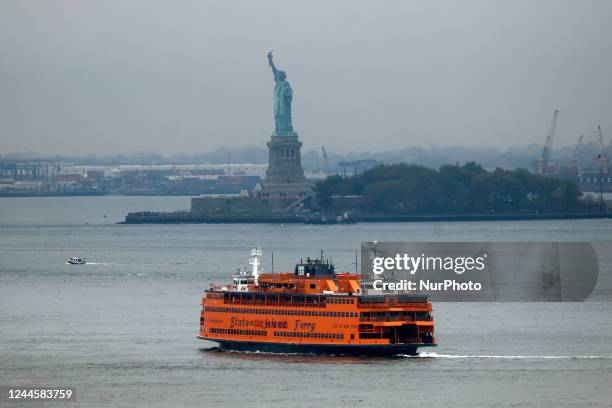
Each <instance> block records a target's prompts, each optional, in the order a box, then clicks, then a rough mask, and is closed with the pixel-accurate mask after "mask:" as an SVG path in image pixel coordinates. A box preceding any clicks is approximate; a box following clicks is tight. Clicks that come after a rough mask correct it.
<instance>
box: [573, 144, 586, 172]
mask: <svg viewBox="0 0 612 408" xmlns="http://www.w3.org/2000/svg"><path fill="white" fill-rule="evenodd" d="M583 138H584V135H580V137H579V138H578V143H576V147H574V151H573V152H572V161H571V163H570V166H571V167H574V168H576V173H579V172H580V168H579V166H578V157H579V156H580V150H581V149H582V139H583Z"/></svg>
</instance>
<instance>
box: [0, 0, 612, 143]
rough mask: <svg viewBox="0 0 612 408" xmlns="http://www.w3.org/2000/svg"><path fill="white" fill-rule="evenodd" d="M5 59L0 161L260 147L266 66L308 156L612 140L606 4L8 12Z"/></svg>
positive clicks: (312, 4) (60, 3)
mask: <svg viewBox="0 0 612 408" xmlns="http://www.w3.org/2000/svg"><path fill="white" fill-rule="evenodd" d="M0 50H1V51H0V53H1V54H0V153H6V152H22V151H38V152H39V153H43V154H47V153H52V154H85V153H98V154H103V153H118V152H132V151H154V152H160V153H164V154H168V153H174V152H197V151H208V150H212V149H214V148H216V147H219V146H241V145H245V144H251V145H260V144H261V143H262V141H265V140H267V139H268V137H269V135H270V133H271V132H272V130H273V126H274V122H273V118H272V89H273V85H274V84H273V79H272V74H271V72H270V69H269V67H268V65H267V61H266V53H267V52H268V51H270V50H274V53H275V57H276V58H275V62H276V64H277V66H278V67H279V68H280V69H283V70H285V71H286V72H287V76H288V79H289V81H290V83H291V86H292V87H293V90H294V103H293V118H294V127H295V129H296V131H297V132H298V133H299V134H300V137H301V139H302V141H303V142H304V147H305V148H313V149H318V148H319V146H320V145H322V144H323V145H325V146H326V147H327V148H328V149H330V150H336V151H341V152H346V151H349V150H376V151H379V150H387V149H395V148H402V147H406V146H410V145H424V146H428V145H431V144H438V145H448V144H453V145H455V144H465V145H481V144H484V145H495V146H499V147H507V146H510V145H515V144H526V143H533V142H535V143H542V142H543V140H544V138H545V136H546V132H547V131H548V128H549V126H550V121H551V117H552V111H553V110H554V109H559V110H560V111H561V113H560V117H559V134H558V138H557V142H558V144H574V143H575V141H576V140H577V138H578V134H579V133H581V132H584V134H585V142H586V141H591V140H592V141H594V140H595V137H596V125H597V124H601V125H602V127H603V129H604V132H605V136H606V139H607V140H609V137H610V136H612V78H611V76H612V1H608V0H601V1H594V0H592V1H591V0H589V1H579V0H573V1H567V0H549V1H544V0H541V1H540V0H524V1H523V0H509V1H492V0H483V1H471V0H464V1H457V0H447V1H435V0H434V1H423V0H418V1H406V0H404V1H397V2H392V1H385V2H379V1H369V2H359V1H354V0H350V1H337V2H333V1H329V0H327V1H320V2H318V1H303V2H293V1H286V0H285V1H274V2H270V1H260V0H258V1H244V2H232V1H218V0H217V1H212V2H207V1H165V2H158V1H151V0H141V1H127V0H126V1H75V0H72V1H68V0H53V1H51V0H48V1H42V0H40V1H26V0H2V1H1V2H0Z"/></svg>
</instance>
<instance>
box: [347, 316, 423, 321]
mask: <svg viewBox="0 0 612 408" xmlns="http://www.w3.org/2000/svg"><path fill="white" fill-rule="evenodd" d="M359 321H360V322H433V317H432V316H429V317H423V318H421V317H419V318H417V317H414V316H388V317H385V316H360V317H359Z"/></svg>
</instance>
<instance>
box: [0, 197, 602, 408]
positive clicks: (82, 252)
mask: <svg viewBox="0 0 612 408" xmlns="http://www.w3.org/2000/svg"><path fill="white" fill-rule="evenodd" d="M188 206H189V204H188V199H187V198H183V197H83V198H19V199H0V385H20V384H56V385H72V386H75V387H76V388H77V403H75V404H73V405H71V406H134V407H150V406H202V407H206V406H215V407H219V406H220V407H224V406H226V407H235V406H245V405H249V406H255V407H258V406H271V405H274V406H313V407H315V406H317V407H318V406H323V405H327V406H338V405H355V406H360V405H361V406H386V407H391V406H424V407H425V406H445V407H446V406H453V407H475V406H478V407H480V406H514V407H523V406H532V405H537V406H544V407H574V406H581V407H598V406H611V402H612V388H611V387H610V384H612V303H607V302H585V303H538V304H535V303H531V304H526V303H438V304H435V305H434V308H435V311H434V315H435V318H436V330H437V339H438V342H439V347H437V348H436V349H426V350H424V352H423V353H422V354H421V355H420V356H418V357H408V356H404V357H402V356H398V357H396V358H370V359H364V358H353V357H322V356H305V355H270V354H260V353H229V352H216V351H214V350H211V349H210V347H211V346H213V345H214V344H213V343H208V342H204V341H200V340H197V339H196V337H195V335H196V332H197V329H198V319H199V316H198V313H199V302H200V297H201V293H202V290H203V289H204V288H206V287H207V286H208V284H209V283H210V282H213V281H216V282H220V281H224V280H226V279H227V278H228V276H229V275H230V274H231V273H233V271H234V270H235V269H236V268H237V267H239V266H240V263H246V261H247V255H248V253H247V250H248V248H249V246H250V245H252V244H256V243H260V244H261V245H262V246H263V247H264V251H267V252H266V256H265V257H264V258H265V259H264V260H265V265H264V266H265V268H266V269H267V270H270V267H271V265H270V256H269V252H270V250H274V258H275V270H276V271H279V270H281V269H289V268H290V267H292V263H293V262H294V261H296V260H297V259H299V258H300V257H305V256H316V255H317V254H318V253H319V250H320V249H324V250H326V252H327V254H328V255H331V256H332V257H333V259H334V262H335V264H336V266H337V268H338V269H341V270H349V271H353V270H354V269H355V265H354V259H355V251H356V250H358V248H359V244H360V243H361V241H366V240H379V241H385V240H386V241H392V240H395V241H402V240H412V241H414V240H423V241H428V240H429V241H551V240H555V241H591V242H604V241H608V242H609V241H610V240H611V239H612V222H611V220H603V221H602V220H584V221H532V222H478V223H476V222H473V223H463V222H460V223H459V222H456V223H412V224H372V225H369V224H358V225H346V226H304V225H286V226H282V225H159V226H158V225H143V226H133V225H116V224H114V223H115V222H117V221H120V220H121V218H122V217H123V216H124V215H125V213H127V212H128V211H132V210H138V209H159V210H171V209H177V208H187V207H188ZM72 255H79V256H85V257H87V260H88V264H87V265H83V266H73V265H67V264H66V260H67V258H68V257H69V256H72ZM22 406H23V405H22Z"/></svg>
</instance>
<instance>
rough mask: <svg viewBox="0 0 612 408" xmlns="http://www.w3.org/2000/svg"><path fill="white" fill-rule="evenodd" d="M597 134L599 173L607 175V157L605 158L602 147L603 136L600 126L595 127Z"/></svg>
mask: <svg viewBox="0 0 612 408" xmlns="http://www.w3.org/2000/svg"><path fill="white" fill-rule="evenodd" d="M597 132H598V133H599V155H598V158H599V163H600V164H601V173H602V175H603V174H608V157H606V148H605V147H604V141H603V134H602V133H601V126H597Z"/></svg>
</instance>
